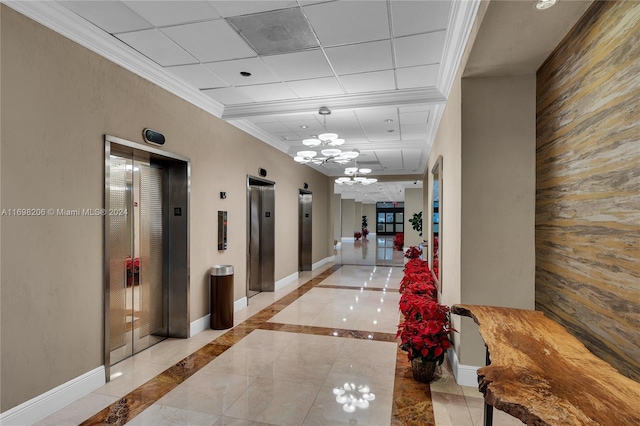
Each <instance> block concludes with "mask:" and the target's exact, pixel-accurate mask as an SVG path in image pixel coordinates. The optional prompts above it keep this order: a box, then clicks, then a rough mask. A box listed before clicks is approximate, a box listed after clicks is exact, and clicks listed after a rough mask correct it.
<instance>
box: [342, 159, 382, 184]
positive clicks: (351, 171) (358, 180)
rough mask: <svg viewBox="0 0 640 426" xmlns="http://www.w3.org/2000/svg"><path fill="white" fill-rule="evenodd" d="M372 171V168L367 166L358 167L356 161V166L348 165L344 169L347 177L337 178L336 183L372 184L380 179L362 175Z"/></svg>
mask: <svg viewBox="0 0 640 426" xmlns="http://www.w3.org/2000/svg"><path fill="white" fill-rule="evenodd" d="M369 173H371V169H366V168H362V169H361V168H358V163H357V162H356V166H355V167H347V168H346V169H344V174H345V175H347V176H345V177H339V178H338V179H336V183H337V184H338V185H349V186H351V185H370V184H372V183H376V182H377V181H378V179H374V178H366V177H364V176H362V175H367V174H369Z"/></svg>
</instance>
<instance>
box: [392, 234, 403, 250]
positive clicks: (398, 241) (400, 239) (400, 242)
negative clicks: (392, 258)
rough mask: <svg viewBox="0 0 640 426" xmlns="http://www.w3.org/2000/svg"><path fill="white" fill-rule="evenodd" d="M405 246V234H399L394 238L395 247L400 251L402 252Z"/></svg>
mask: <svg viewBox="0 0 640 426" xmlns="http://www.w3.org/2000/svg"><path fill="white" fill-rule="evenodd" d="M403 245H404V232H398V233H397V234H396V235H395V236H394V237H393V247H394V248H395V249H396V250H398V251H400V250H402V246H403Z"/></svg>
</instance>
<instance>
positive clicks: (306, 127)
mask: <svg viewBox="0 0 640 426" xmlns="http://www.w3.org/2000/svg"><path fill="white" fill-rule="evenodd" d="M300 128H301V129H308V128H309V126H307V125H306V124H303V125H302V126H300Z"/></svg>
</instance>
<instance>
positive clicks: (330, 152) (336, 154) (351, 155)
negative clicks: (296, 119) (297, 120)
mask: <svg viewBox="0 0 640 426" xmlns="http://www.w3.org/2000/svg"><path fill="white" fill-rule="evenodd" d="M318 114H320V115H321V116H322V127H324V130H325V133H321V134H319V135H318V137H314V138H309V139H304V140H303V141H302V144H303V145H304V146H308V147H309V148H315V147H317V146H319V147H322V149H321V151H320V154H321V155H318V153H317V152H316V151H311V150H305V151H298V152H297V153H296V156H295V157H293V159H294V160H295V161H296V162H298V163H300V164H305V163H313V164H317V165H320V164H324V163H328V162H334V163H338V164H347V163H348V162H350V161H353V160H354V159H355V158H357V157H358V156H359V155H360V151H358V150H357V149H354V150H352V151H347V152H342V150H341V149H338V148H336V147H337V146H340V145H343V144H344V142H345V140H344V139H341V138H339V137H338V134H337V133H329V132H327V131H326V130H327V115H329V114H331V110H330V109H329V108H327V107H320V109H319V110H318Z"/></svg>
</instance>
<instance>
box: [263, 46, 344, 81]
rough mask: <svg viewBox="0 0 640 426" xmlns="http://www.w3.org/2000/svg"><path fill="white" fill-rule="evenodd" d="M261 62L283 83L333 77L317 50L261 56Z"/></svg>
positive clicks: (327, 64)
mask: <svg viewBox="0 0 640 426" xmlns="http://www.w3.org/2000/svg"><path fill="white" fill-rule="evenodd" d="M262 60H263V61H264V62H265V63H266V64H267V66H269V67H271V69H272V70H273V71H274V72H275V73H276V74H277V75H278V76H280V78H281V79H282V80H284V81H293V80H307V79H310V78H318V77H331V76H333V71H332V70H331V67H330V66H329V63H328V62H327V60H326V58H325V57H324V54H323V53H322V51H321V50H319V49H316V50H307V51H304V52H294V53H285V54H282V55H272V56H263V57H262Z"/></svg>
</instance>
